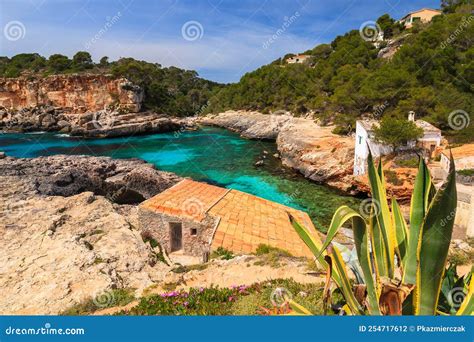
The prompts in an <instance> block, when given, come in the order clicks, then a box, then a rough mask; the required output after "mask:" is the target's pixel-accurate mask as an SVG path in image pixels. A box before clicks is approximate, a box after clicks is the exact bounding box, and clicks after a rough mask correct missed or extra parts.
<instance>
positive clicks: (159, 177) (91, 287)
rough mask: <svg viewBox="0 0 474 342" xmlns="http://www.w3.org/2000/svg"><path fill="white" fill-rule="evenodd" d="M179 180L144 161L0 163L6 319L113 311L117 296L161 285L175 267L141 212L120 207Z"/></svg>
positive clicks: (1, 305)
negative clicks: (82, 308) (90, 307)
mask: <svg viewBox="0 0 474 342" xmlns="http://www.w3.org/2000/svg"><path fill="white" fill-rule="evenodd" d="M179 180H180V178H179V177H178V176H176V175H174V174H171V173H167V172H161V171H158V170H156V169H154V167H153V166H152V165H150V164H147V163H145V162H142V161H139V160H112V159H110V158H102V157H101V158H97V157H77V156H54V157H44V158H35V159H15V158H9V157H2V156H0V198H1V201H0V246H1V248H0V288H1V289H2V296H1V298H0V314H57V313H59V312H61V311H63V310H64V309H66V308H68V307H69V306H71V305H73V304H76V303H78V302H81V301H83V300H85V299H88V298H91V297H93V298H96V300H97V301H99V302H101V301H104V303H103V304H104V305H105V304H111V303H112V301H113V300H115V299H116V298H113V292H111V291H110V290H112V289H115V288H134V289H137V290H142V289H144V288H145V287H147V286H150V285H151V284H153V283H154V282H159V281H160V280H161V279H163V277H164V275H165V274H166V273H167V272H169V267H168V266H167V265H165V264H164V263H162V262H159V260H158V256H157V251H155V250H153V249H152V248H151V247H150V245H149V244H147V243H145V242H144V241H143V239H142V237H141V235H140V230H139V228H138V221H137V215H136V213H135V211H136V210H135V209H136V207H135V206H131V205H119V204H117V203H135V202H137V201H140V200H142V199H143V198H149V197H150V196H153V195H155V194H157V193H158V192H161V191H163V190H164V189H166V188H168V187H170V186H171V185H173V184H175V183H176V182H177V181H179ZM101 195H104V196H106V197H108V199H106V198H105V197H104V196H101ZM114 202H115V203H114Z"/></svg>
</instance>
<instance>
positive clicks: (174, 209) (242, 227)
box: [140, 179, 315, 257]
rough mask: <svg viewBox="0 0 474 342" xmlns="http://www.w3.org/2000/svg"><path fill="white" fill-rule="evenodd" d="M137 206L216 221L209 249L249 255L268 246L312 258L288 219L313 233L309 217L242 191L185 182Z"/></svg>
mask: <svg viewBox="0 0 474 342" xmlns="http://www.w3.org/2000/svg"><path fill="white" fill-rule="evenodd" d="M140 206H141V207H142V208H146V209H150V210H155V211H159V212H161V213H164V214H168V215H171V216H177V217H185V218H188V219H193V220H195V221H198V222H200V221H202V219H204V217H205V216H206V214H209V215H210V216H212V217H216V218H218V219H219V224H218V226H217V228H216V231H215V234H214V238H213V241H212V249H216V248H218V247H221V246H222V247H224V248H226V249H228V250H231V251H233V252H243V253H249V252H254V251H255V250H256V248H257V246H258V245H259V244H267V245H270V246H274V247H278V248H281V249H284V250H286V251H288V252H290V253H291V254H292V255H295V256H307V257H311V256H312V253H311V252H310V250H309V249H308V247H307V246H306V245H305V244H304V242H303V241H302V240H301V239H300V238H299V236H298V234H297V233H296V231H295V230H294V228H293V227H292V225H291V223H290V220H289V219H288V213H291V214H292V215H293V216H294V217H295V218H296V219H297V220H298V221H299V222H301V223H302V224H304V225H305V226H306V227H307V228H309V229H315V228H314V226H313V224H312V222H311V219H310V218H309V216H308V214H306V213H305V212H302V211H300V210H296V209H293V208H290V207H287V206H284V205H281V204H278V203H275V202H272V201H268V200H265V199H263V198H260V197H256V196H253V195H250V194H246V193H244V192H241V191H237V190H228V189H223V188H220V187H217V186H213V185H209V184H205V183H200V182H196V181H193V180H190V179H185V180H183V181H181V182H179V183H178V184H176V185H174V186H173V187H171V188H169V189H167V190H165V191H163V192H162V193H160V194H158V195H156V196H155V197H153V198H151V199H149V200H147V201H145V202H143V203H142V204H141V205H140Z"/></svg>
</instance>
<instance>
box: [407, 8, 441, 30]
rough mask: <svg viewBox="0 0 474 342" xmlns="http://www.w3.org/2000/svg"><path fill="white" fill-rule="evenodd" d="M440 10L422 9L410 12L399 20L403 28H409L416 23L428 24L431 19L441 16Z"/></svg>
mask: <svg viewBox="0 0 474 342" xmlns="http://www.w3.org/2000/svg"><path fill="white" fill-rule="evenodd" d="M442 13H443V12H441V11H440V10H435V9H431V8H422V9H420V10H418V11H414V12H410V13H408V14H407V15H405V16H404V17H403V18H402V19H400V20H399V22H400V23H401V24H403V25H404V26H405V28H411V27H413V25H414V24H415V23H416V22H422V23H429V22H430V21H431V20H432V19H433V17H435V16H437V15H440V14H442Z"/></svg>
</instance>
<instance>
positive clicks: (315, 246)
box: [288, 213, 341, 287]
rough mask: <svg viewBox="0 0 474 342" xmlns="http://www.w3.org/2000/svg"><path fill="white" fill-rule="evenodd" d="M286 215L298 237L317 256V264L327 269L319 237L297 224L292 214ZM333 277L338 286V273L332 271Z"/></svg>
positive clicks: (339, 284)
mask: <svg viewBox="0 0 474 342" xmlns="http://www.w3.org/2000/svg"><path fill="white" fill-rule="evenodd" d="M288 216H289V219H290V222H291V224H292V226H293V228H294V229H295V230H296V232H297V233H298V235H299V236H300V238H301V239H302V240H303V242H304V243H305V244H306V246H308V248H309V249H310V250H311V252H312V253H313V254H314V255H315V256H317V257H316V260H318V262H319V264H320V265H321V266H322V267H323V268H324V269H325V270H326V271H327V270H328V268H329V265H328V263H327V262H326V260H324V256H323V254H324V249H322V246H323V243H322V242H321V239H320V238H319V236H318V235H317V234H314V233H312V232H310V231H309V229H307V228H306V227H304V226H302V225H301V224H299V222H298V221H297V220H296V218H294V217H293V215H291V214H289V213H288ZM333 279H334V282H335V283H336V284H337V286H338V287H340V286H341V282H340V279H339V276H338V274H336V273H333Z"/></svg>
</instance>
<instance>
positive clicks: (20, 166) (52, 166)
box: [0, 155, 181, 204]
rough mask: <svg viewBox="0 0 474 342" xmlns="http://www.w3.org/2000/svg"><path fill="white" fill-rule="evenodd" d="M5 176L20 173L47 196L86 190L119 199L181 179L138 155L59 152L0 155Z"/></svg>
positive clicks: (134, 199) (137, 198)
mask: <svg viewBox="0 0 474 342" xmlns="http://www.w3.org/2000/svg"><path fill="white" fill-rule="evenodd" d="M0 174H1V175H2V176H21V177H22V179H23V180H25V181H28V182H30V183H31V184H32V187H33V188H34V190H35V191H37V192H38V193H39V194H42V195H48V196H73V195H77V194H80V193H82V192H85V191H90V192H93V193H94V194H96V195H103V196H105V197H107V198H109V199H110V200H112V201H113V202H116V203H126V204H132V203H139V202H141V201H143V200H145V199H148V198H150V197H153V196H154V195H156V194H158V193H160V192H161V191H163V190H165V189H167V188H169V187H170V186H172V185H174V184H176V183H177V182H179V181H180V180H181V177H179V176H177V175H175V174H174V173H170V172H164V171H158V170H156V169H155V167H154V166H153V165H152V164H148V163H146V162H144V161H142V160H139V159H111V158H108V157H86V156H64V155H57V156H51V157H39V158H32V159H29V158H24V159H23V158H18V159H17V158H11V157H4V158H1V159H0Z"/></svg>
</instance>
